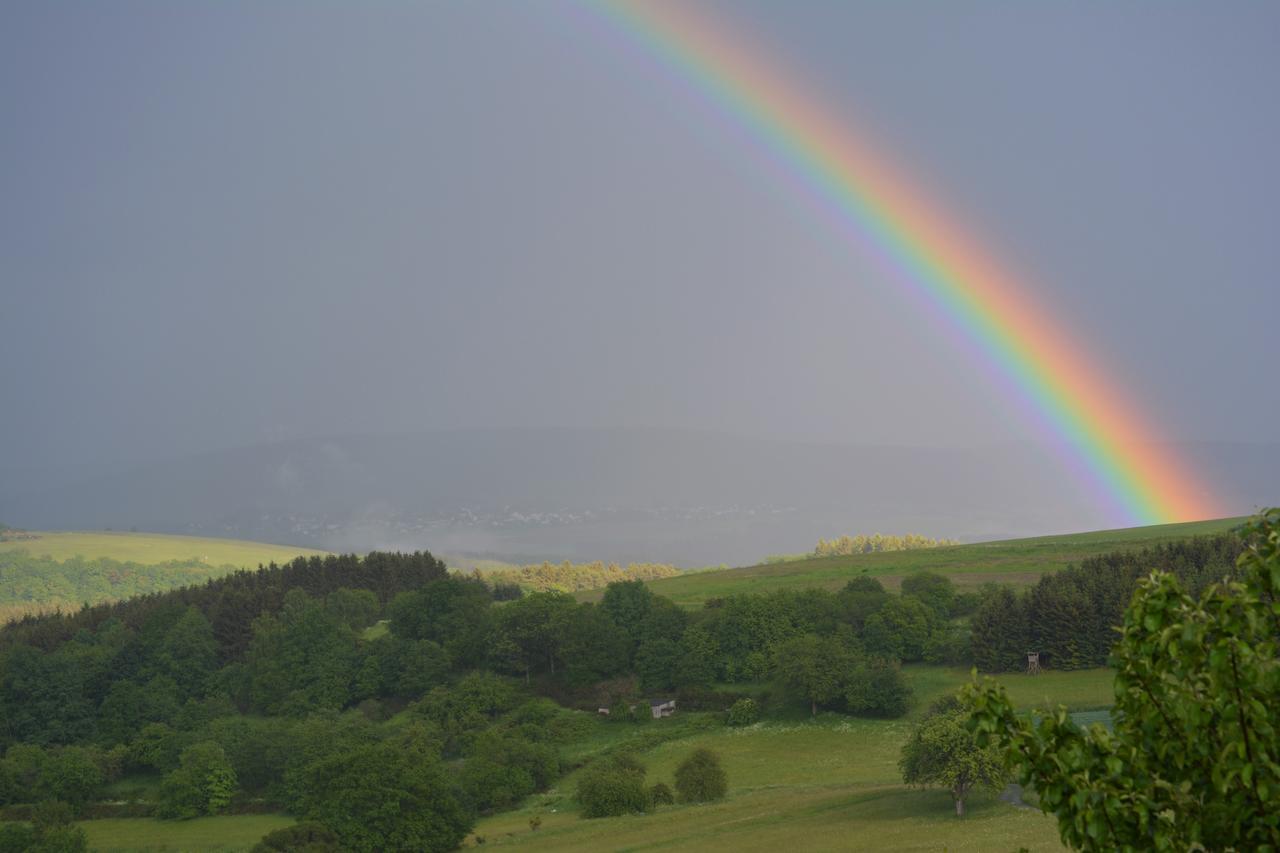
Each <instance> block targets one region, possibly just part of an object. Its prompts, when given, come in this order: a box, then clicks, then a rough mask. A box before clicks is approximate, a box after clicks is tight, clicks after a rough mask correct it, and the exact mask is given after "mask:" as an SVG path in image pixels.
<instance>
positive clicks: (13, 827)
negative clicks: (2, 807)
mask: <svg viewBox="0 0 1280 853" xmlns="http://www.w3.org/2000/svg"><path fill="white" fill-rule="evenodd" d="M73 815H74V811H73V809H72V807H71V805H70V804H69V803H64V802H60V801H58V800H46V801H44V802H42V803H40V804H39V805H37V806H36V807H35V809H34V810H33V812H32V815H31V818H32V819H31V825H30V826H26V825H24V824H19V823H0V853H84V851H86V850H88V849H89V847H88V839H87V838H86V836H85V832H84V830H83V829H81V828H80V827H78V826H76V825H75V824H74V823H72V822H71V821H72V817H73Z"/></svg>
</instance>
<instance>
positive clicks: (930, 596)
mask: <svg viewBox="0 0 1280 853" xmlns="http://www.w3.org/2000/svg"><path fill="white" fill-rule="evenodd" d="M902 594H903V595H909V596H911V597H912V598H915V599H917V600H919V601H920V602H921V603H922V604H924V605H925V606H926V607H928V608H929V609H930V610H932V611H933V612H934V613H936V614H937V615H939V616H942V617H944V618H945V617H946V616H949V615H950V614H951V608H952V605H953V604H954V603H955V597H956V587H955V584H953V583H952V582H951V578H949V577H947V576H946V575H940V574H938V573H937V572H915V573H914V574H910V575H907V576H906V577H905V578H903V579H902Z"/></svg>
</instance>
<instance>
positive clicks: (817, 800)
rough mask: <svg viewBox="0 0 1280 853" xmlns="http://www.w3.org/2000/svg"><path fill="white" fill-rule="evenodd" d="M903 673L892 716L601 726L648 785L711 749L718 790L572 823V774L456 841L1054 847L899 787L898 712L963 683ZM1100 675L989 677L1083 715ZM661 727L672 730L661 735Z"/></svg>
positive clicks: (1103, 695)
mask: <svg viewBox="0 0 1280 853" xmlns="http://www.w3.org/2000/svg"><path fill="white" fill-rule="evenodd" d="M907 675H908V677H909V678H910V679H911V681H912V684H913V686H914V687H915V689H916V694H917V697H918V698H919V700H920V701H919V703H918V704H917V706H916V708H915V710H914V711H913V713H912V714H911V715H910V716H909V717H908V718H907V719H905V720H863V719H852V718H848V717H843V716H840V715H836V714H824V715H821V716H819V717H818V719H817V720H816V721H810V720H809V719H808V718H807V716H798V717H797V719H796V720H795V721H771V722H766V723H761V724H758V725H756V726H751V727H748V728H743V729H729V728H724V727H722V726H719V725H715V726H710V727H708V726H699V725H695V724H693V721H692V719H691V718H692V717H694V716H696V715H685V716H684V718H683V720H682V719H681V717H680V715H677V716H676V717H673V718H672V719H670V720H664V721H658V722H655V723H652V724H649V725H646V726H640V727H630V726H617V725H610V724H608V723H604V724H602V725H601V731H600V732H599V733H598V735H597V736H596V737H594V738H592V739H590V740H589V741H588V742H589V743H593V744H594V746H595V747H596V751H597V752H603V751H604V750H605V749H610V748H611V749H617V748H618V747H619V746H621V745H623V744H624V743H626V741H627V739H628V738H630V739H631V740H632V741H633V742H634V743H635V745H636V746H639V747H641V752H640V754H641V759H642V760H643V761H644V762H645V763H646V765H647V766H648V769H649V773H648V783H649V784H654V783H656V782H660V781H661V782H666V783H667V784H668V785H672V784H673V783H674V779H675V769H676V767H677V765H678V764H679V763H680V762H681V761H682V760H683V759H684V758H685V757H686V756H688V755H689V753H690V752H692V751H693V750H694V749H696V748H698V747H707V748H710V749H712V750H714V751H715V752H717V753H718V754H719V755H720V758H721V761H722V763H723V765H724V767H725V770H726V772H727V773H728V777H729V796H728V798H727V799H726V800H724V801H723V802H721V803H716V804H713V805H702V806H669V807H663V808H661V809H659V810H658V811H657V812H656V813H654V814H651V815H645V816H627V817H619V818H604V819H599V820H583V819H581V818H580V817H579V816H578V806H577V804H576V803H575V802H574V799H573V791H574V788H575V785H576V783H577V774H576V773H573V774H570V775H569V776H568V777H566V778H565V779H564V780H562V781H561V782H560V783H559V784H558V785H557V786H556V789H555V790H553V791H550V792H548V793H547V794H543V795H539V796H535V797H532V798H530V801H529V802H527V803H526V804H525V805H524V806H523V807H522V808H521V809H519V810H517V811H514V812H507V813H504V814H500V815H496V816H494V817H491V818H487V819H484V820H482V821H480V823H479V824H478V825H477V826H476V829H475V831H474V833H473V836H472V837H471V838H470V839H469V843H470V844H475V836H481V837H483V838H484V839H485V842H486V846H492V845H498V846H508V845H509V846H519V847H521V848H527V849H531V850H567V851H588V850H604V849H608V850H642V849H643V850H713V851H715V850H723V851H731V850H734V851H736V850H749V851H750V850H759V851H770V853H772V851H774V850H777V849H780V848H781V849H791V850H806V851H808V850H885V851H890V850H942V849H946V850H955V851H960V850H993V851H1009V850H1016V849H1018V848H1019V847H1026V848H1028V849H1031V850H1057V849H1061V845H1060V843H1059V841H1058V832H1057V826H1056V822H1055V821H1054V820H1053V818H1051V817H1049V816H1046V815H1043V814H1041V813H1040V812H1038V811H1035V810H1031V809H1026V808H1017V807H1014V806H1012V805H1009V804H1007V803H1004V802H1002V801H1000V800H999V799H998V798H996V797H994V796H991V795H977V796H975V797H974V798H973V799H972V801H971V802H970V804H969V805H970V809H969V813H968V815H967V816H966V817H965V818H964V819H963V820H958V819H956V818H955V817H954V816H953V815H952V810H951V801H950V797H949V795H948V794H947V793H946V792H945V791H941V790H925V791H920V790H912V789H910V788H908V787H906V786H905V785H903V784H902V777H901V774H900V773H899V771H898V764H897V762H898V756H899V753H900V751H901V748H902V744H903V742H904V741H905V740H906V738H907V736H908V733H909V731H910V728H911V725H912V718H914V717H917V716H919V715H920V714H921V713H923V711H924V709H925V707H927V704H928V703H929V702H931V701H932V700H933V699H936V698H938V697H940V696H942V695H944V694H946V693H951V692H954V691H955V690H956V689H957V688H958V687H959V686H960V685H961V684H963V683H965V682H966V681H968V679H969V675H968V673H967V672H965V671H964V670H961V669H957V668H946V667H929V666H920V667H908V668H907ZM1111 679H1112V674H1111V672H1110V671H1108V670H1088V671H1083V672H1071V673H1047V674H1045V675H1042V676H1026V675H1009V676H1003V677H1002V678H1001V679H1000V680H1001V682H1002V683H1003V684H1005V686H1006V688H1007V689H1008V690H1009V692H1010V695H1011V697H1012V698H1013V700H1014V702H1015V703H1016V704H1017V705H1018V706H1019V707H1023V708H1034V707H1044V706H1045V705H1051V706H1052V705H1057V704H1059V703H1060V704H1064V705H1067V706H1068V707H1069V708H1071V709H1073V710H1085V709H1091V708H1100V707H1106V706H1108V705H1110V704H1111ZM668 728H669V729H671V731H670V732H669V733H670V734H672V735H675V737H671V738H667V737H664V736H663V730H664V729H668ZM613 732H617V734H615V735H613V736H612V737H611V738H610V737H609V735H610V734H611V733H613ZM646 744H651V746H649V747H648V748H647V749H645V748H643V747H644V746H645V745H646ZM577 757H581V756H577ZM535 816H537V817H539V818H541V820H542V824H541V828H540V829H538V830H537V831H534V830H532V829H531V828H530V826H529V820H530V819H531V818H533V817H535Z"/></svg>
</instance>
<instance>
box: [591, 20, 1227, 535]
mask: <svg viewBox="0 0 1280 853" xmlns="http://www.w3.org/2000/svg"><path fill="white" fill-rule="evenodd" d="M698 5H699V4H694V3H686V2H680V3H677V2H667V0H642V2H638V1H637V0H616V2H604V3H602V4H600V5H596V6H591V7H590V8H592V9H595V10H599V11H602V12H603V13H604V14H605V16H606V17H607V19H608V20H609V21H611V22H612V24H613V25H615V26H616V27H617V28H619V29H621V30H622V31H623V32H624V33H625V34H627V35H629V36H630V37H631V38H632V39H633V40H634V41H635V42H636V43H638V44H639V45H640V46H642V47H643V48H644V49H645V51H646V52H647V53H649V54H651V55H653V56H655V57H657V58H658V59H659V60H660V61H661V62H662V64H663V65H665V66H666V67H668V68H669V69H670V70H671V71H673V72H674V73H675V74H676V76H677V77H678V78H679V79H680V80H681V81H683V82H685V83H687V84H690V85H692V86H693V87H694V88H695V89H696V90H697V91H698V92H699V93H700V95H701V96H702V97H703V98H705V100H707V101H709V102H710V103H711V104H712V105H713V106H714V107H716V108H717V109H718V110H720V111H721V112H723V113H724V114H725V115H726V116H727V117H729V118H730V119H731V120H733V121H734V122H735V123H736V124H738V125H739V126H740V127H741V128H743V129H744V130H746V131H747V132H748V133H749V134H750V135H751V136H752V137H753V138H754V140H755V141H756V142H757V143H759V144H760V145H761V146H763V148H764V149H765V150H767V151H768V152H769V155H770V156H771V157H772V158H774V159H776V160H777V161H778V163H779V164H780V165H782V166H783V167H784V168H785V170H786V171H787V172H788V173H790V174H791V176H793V177H795V178H798V179H799V180H800V182H801V183H802V185H803V186H804V187H805V188H806V190H807V191H808V192H809V193H810V194H811V195H812V196H813V198H814V201H816V202H817V203H818V204H819V205H820V206H821V207H823V208H824V209H825V210H827V211H828V212H829V213H830V215H832V216H833V217H834V219H835V225H836V226H837V227H838V228H839V229H840V230H841V231H843V232H849V233H850V234H851V236H853V237H855V238H856V239H859V240H862V241H864V242H866V243H867V244H868V245H869V246H871V247H872V248H873V249H874V250H875V252H876V253H877V255H878V256H879V259H880V260H881V261H883V262H886V263H887V265H888V266H889V267H890V268H891V269H892V270H893V271H894V272H895V280H897V281H900V282H902V283H903V285H904V286H906V287H909V288H912V289H913V290H914V291H915V295H916V296H917V298H919V299H921V300H922V301H923V302H924V303H925V304H926V305H928V306H930V307H931V308H933V309H934V310H936V311H937V312H938V313H939V314H941V315H942V316H943V317H944V318H945V319H946V320H947V322H948V323H949V324H951V325H952V326H954V327H955V328H956V329H958V330H959V332H960V333H961V337H962V338H963V339H965V340H967V341H968V342H969V343H970V344H971V345H972V347H973V348H974V349H976V350H977V352H978V354H979V358H980V360H981V362H982V363H984V364H985V365H986V366H987V367H988V369H989V370H990V371H991V372H992V373H993V378H994V379H995V380H996V381H997V382H998V383H1000V384H1002V385H1004V386H1006V387H1008V389H1009V390H1010V391H1011V392H1012V397H1013V399H1014V400H1016V401H1018V402H1019V403H1020V404H1021V405H1022V406H1023V408H1024V409H1026V410H1027V413H1028V414H1029V415H1030V416H1031V417H1032V418H1033V420H1034V422H1036V423H1037V425H1038V426H1039V427H1040V428H1041V429H1043V430H1044V431H1045V432H1046V433H1047V434H1048V435H1049V436H1050V437H1051V438H1052V439H1053V444H1054V445H1055V446H1056V447H1058V448H1061V449H1064V451H1065V453H1066V457H1067V461H1068V463H1069V465H1070V467H1071V468H1072V469H1073V470H1074V471H1076V472H1077V474H1078V475H1079V476H1080V477H1082V478H1083V480H1084V481H1085V482H1086V483H1087V484H1089V485H1090V486H1091V488H1093V489H1094V490H1096V493H1097V497H1098V499H1099V500H1100V501H1102V502H1103V504H1104V506H1105V508H1106V510H1107V512H1108V514H1109V516H1110V517H1113V518H1116V519H1117V520H1124V521H1128V522H1132V523H1133V524H1158V523H1165V522H1172V521H1187V520H1194V519H1202V518H1210V517H1214V516H1217V515H1222V514H1224V513H1221V512H1219V511H1218V508H1217V507H1216V505H1215V503H1214V501H1213V499H1212V498H1211V497H1210V496H1209V491H1208V490H1207V489H1206V488H1205V487H1204V485H1203V484H1201V483H1200V482H1198V481H1197V479H1196V478H1195V477H1193V476H1192V475H1191V473H1190V471H1189V469H1188V467H1187V466H1186V465H1184V464H1183V463H1182V461H1181V460H1179V459H1177V458H1175V457H1174V456H1173V454H1171V453H1170V452H1169V451H1168V449H1167V447H1166V446H1163V445H1162V444H1161V443H1160V442H1159V440H1158V439H1157V438H1156V435H1157V433H1156V432H1155V430H1153V429H1152V428H1151V427H1150V425H1149V423H1147V422H1146V421H1145V420H1144V419H1143V418H1141V417H1140V416H1139V413H1138V412H1137V411H1136V410H1135V407H1134V405H1133V403H1132V402H1131V401H1130V400H1129V399H1127V398H1126V396H1125V395H1124V394H1122V393H1120V392H1119V391H1118V390H1117V389H1116V388H1115V387H1113V385H1112V384H1111V383H1110V382H1109V381H1108V379H1107V374H1106V372H1105V371H1104V370H1102V369H1100V368H1099V367H1098V365H1096V364H1093V363H1091V361H1090V359H1089V358H1088V356H1087V354H1086V353H1084V352H1083V351H1081V349H1080V347H1078V346H1075V345H1073V342H1072V341H1071V340H1070V339H1069V338H1068V336H1067V334H1066V332H1065V331H1064V330H1063V329H1062V328H1061V327H1060V326H1059V325H1058V324H1055V323H1054V322H1052V321H1051V319H1050V318H1049V317H1048V316H1047V314H1046V313H1045V312H1044V311H1043V310H1042V309H1040V308H1039V307H1038V306H1036V305H1034V304H1033V303H1032V301H1031V299H1030V297H1029V295H1028V292H1027V289H1026V288H1025V287H1023V286H1020V285H1019V284H1018V282H1017V281H1015V280H1014V279H1013V278H1012V277H1011V276H1010V275H1009V274H1008V273H1007V272H1006V271H1005V270H1002V269H1001V268H1000V267H999V266H998V265H997V264H996V263H995V262H994V261H993V260H992V259H991V258H990V257H988V256H987V255H986V253H984V252H983V250H982V249H981V247H980V246H978V245H977V244H976V242H975V241H974V240H972V239H971V238H970V237H968V236H967V235H965V234H964V233H963V231H962V229H960V228H959V227H957V225H956V224H955V223H956V221H957V220H956V219H955V218H953V217H951V216H948V215H947V214H946V213H945V211H943V210H942V209H941V207H940V206H939V205H938V204H937V203H936V202H934V201H933V200H931V199H929V198H927V197H926V196H924V195H923V194H922V193H920V192H919V191H918V190H917V189H916V188H915V187H913V186H912V185H911V183H910V182H909V181H908V180H906V179H905V178H904V177H903V175H902V173H901V172H900V171H899V170H897V169H895V168H893V167H892V166H891V164H890V163H889V162H888V161H887V160H886V159H885V157H884V156H882V155H881V154H879V153H878V152H876V151H875V150H873V147H872V145H871V144H870V143H869V142H868V140H867V139H865V138H864V137H863V135H861V134H858V133H855V132H854V130H853V129H851V128H849V127H847V126H846V125H845V124H843V123H842V122H841V121H840V120H839V119H838V118H837V116H836V115H835V114H834V113H833V112H832V111H831V110H829V109H824V108H823V106H822V105H821V104H819V103H816V102H814V101H813V100H811V99H810V97H808V96H807V95H806V87H803V86H800V85H797V84H796V83H795V82H794V81H793V80H792V79H790V78H789V76H788V75H787V74H786V73H784V71H783V70H782V69H781V68H780V67H778V65H777V64H776V63H775V62H772V61H771V60H770V58H769V57H768V55H767V54H766V53H765V52H764V51H762V50H760V49H758V48H756V47H755V46H753V45H751V44H749V43H748V41H747V40H746V39H744V38H743V37H742V36H741V34H737V33H731V32H730V30H729V29H728V27H727V26H726V25H725V22H723V21H720V20H718V19H717V20H713V19H711V18H708V17H703V16H702V14H701V13H700V12H699V11H698V9H697V8H695V7H697V6H698Z"/></svg>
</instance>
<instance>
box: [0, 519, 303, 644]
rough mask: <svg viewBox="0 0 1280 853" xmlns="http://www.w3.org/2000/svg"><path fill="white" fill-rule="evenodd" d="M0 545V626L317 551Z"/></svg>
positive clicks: (90, 538) (184, 540)
mask: <svg viewBox="0 0 1280 853" xmlns="http://www.w3.org/2000/svg"><path fill="white" fill-rule="evenodd" d="M24 534H25V535H24V536H22V537H21V538H17V537H15V538H9V537H6V538H5V539H4V541H0V622H4V621H7V620H9V619H13V618H16V617H19V616H22V615H25V614H28V613H37V612H43V611H47V610H52V609H55V608H62V609H63V610H67V609H76V608H78V607H79V606H80V605H81V604H84V603H89V604H97V603H99V602H102V601H112V600H116V599H121V598H127V597H129V596H134V595H143V594H146V593H151V592H163V591H165V590H169V589H173V588H175V587H179V586H186V585H188V584H194V583H201V582H203V581H205V580H208V579H209V578H214V577H221V576H222V575H225V574H228V573H230V572H233V571H235V570H236V569H242V568H256V567H257V566H259V565H263V564H266V563H271V562H276V563H285V562H288V561H289V560H292V559H293V558H294V557H299V556H310V555H313V554H319V553H322V552H319V551H316V550H313V549H310V548H295V547H289V546H282V545H267V544H263V543H261V542H241V541H235V540H230V539H211V538H200V537H193V536H167V535H162V534H153V533H116V532H107V531H102V532H98V531H91V532H76V533H67V532H61V533H47V532H42V531H24Z"/></svg>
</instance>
